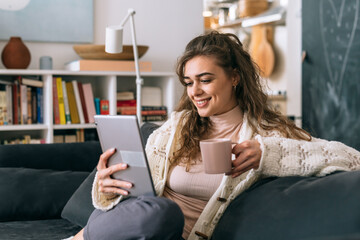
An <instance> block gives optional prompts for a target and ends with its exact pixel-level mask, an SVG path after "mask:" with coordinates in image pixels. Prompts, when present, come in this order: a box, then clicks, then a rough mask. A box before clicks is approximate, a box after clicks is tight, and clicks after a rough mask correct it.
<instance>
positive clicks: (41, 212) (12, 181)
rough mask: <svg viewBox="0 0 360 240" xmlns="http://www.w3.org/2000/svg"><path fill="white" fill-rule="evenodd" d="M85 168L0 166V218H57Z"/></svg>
mask: <svg viewBox="0 0 360 240" xmlns="http://www.w3.org/2000/svg"><path fill="white" fill-rule="evenodd" d="M88 175H89V173H88V172H72V171H53V170H46V169H26V168H0V196H1V197H0V221H16V220H36V219H51V218H60V213H61V211H62V209H63V207H64V206H65V204H66V202H67V201H68V199H69V198H70V197H71V195H72V194H73V193H74V191H75V190H76V189H77V188H78V187H79V185H80V184H81V183H82V181H84V179H85V178H86V177H87V176H88Z"/></svg>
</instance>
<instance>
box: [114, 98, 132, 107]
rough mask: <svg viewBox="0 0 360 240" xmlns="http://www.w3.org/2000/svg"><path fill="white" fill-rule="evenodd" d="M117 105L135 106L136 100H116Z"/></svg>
mask: <svg viewBox="0 0 360 240" xmlns="http://www.w3.org/2000/svg"><path fill="white" fill-rule="evenodd" d="M116 106H117V107H136V100H135V99H132V100H117V102H116Z"/></svg>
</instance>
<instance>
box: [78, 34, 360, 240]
mask: <svg viewBox="0 0 360 240" xmlns="http://www.w3.org/2000/svg"><path fill="white" fill-rule="evenodd" d="M177 74H178V76H179V79H180V81H181V83H182V84H183V85H184V86H185V90H184V94H183V96H182V98H181V100H180V103H179V106H178V109H177V111H176V112H174V113H172V114H171V117H170V119H169V120H168V121H167V122H166V123H164V125H163V126H161V127H160V128H159V129H157V130H155V131H154V133H153V134H152V135H151V136H150V137H149V139H148V142H147V144H146V153H147V156H148V159H149V164H150V168H151V173H152V177H153V181H154V185H155V189H156V192H157V195H158V196H162V197H141V198H138V199H135V198H128V199H126V200H124V196H126V195H127V194H128V191H127V190H126V189H130V191H131V184H130V183H128V182H125V181H119V180H114V179H111V178H110V175H111V174H112V173H114V172H116V171H122V170H124V169H126V168H127V166H126V165H116V166H112V167H109V168H108V167H107V166H106V163H107V161H108V159H109V157H110V156H111V155H112V154H113V153H114V151H115V150H114V149H110V150H108V151H106V152H104V153H103V154H102V155H101V157H100V160H99V164H98V166H97V169H98V173H97V175H96V178H95V181H94V185H93V193H92V195H93V203H94V206H95V207H96V208H97V209H100V210H95V211H94V213H93V214H92V215H91V217H90V219H89V221H88V225H87V226H86V227H85V228H84V230H82V231H81V232H79V233H78V234H77V235H76V236H75V239H83V237H84V239H100V238H101V239H130V238H131V239H179V238H180V236H182V237H183V238H184V239H202V238H205V239H206V238H210V237H211V234H212V232H213V230H214V228H215V226H216V224H217V222H218V220H219V218H220V217H221V216H222V214H223V213H224V211H225V210H226V207H227V206H228V205H229V203H230V202H231V201H232V200H233V199H234V198H235V197H236V196H238V195H239V194H240V193H242V192H243V191H244V190H245V189H247V188H248V187H249V186H250V185H251V184H253V183H254V182H255V181H256V180H258V179H259V178H260V177H264V176H288V175H303V176H310V175H316V176H323V175H326V174H328V173H331V172H333V171H335V170H346V171H349V170H357V169H359V168H360V167H359V165H360V160H359V159H360V153H359V152H357V151H356V150H354V149H352V148H350V147H347V146H345V145H343V144H341V143H338V142H327V141H324V140H319V139H313V138H312V137H311V136H310V135H309V134H308V133H307V132H306V131H304V130H303V129H300V128H298V127H296V126H295V125H294V123H293V122H291V121H289V120H288V119H287V118H286V117H284V116H282V115H281V114H280V113H278V112H275V111H274V110H272V108H271V107H270V106H269V105H268V101H267V96H266V94H264V92H263V89H262V84H261V82H260V79H259V75H258V71H257V67H256V66H255V64H254V63H253V62H252V60H251V58H250V56H249V54H248V53H247V52H246V51H245V50H244V49H243V47H242V44H241V43H240V41H239V39H238V38H237V37H236V36H235V35H233V34H221V33H218V32H212V33H209V34H206V35H202V36H199V37H197V38H195V39H193V40H192V41H190V43H189V44H188V45H187V47H186V50H185V53H184V54H183V56H182V57H181V58H180V59H179V61H178V66H177ZM210 138H229V139H231V140H232V142H236V143H237V144H235V146H234V147H233V150H232V151H233V154H235V156H236V159H235V160H233V162H232V165H233V166H232V167H233V168H232V171H231V172H230V173H228V174H205V173H204V168H203V164H202V161H201V156H200V148H199V141H200V140H204V139H210ZM219 160H220V159H219ZM120 201H122V202H121V203H120ZM119 203H120V204H119ZM184 220H185V221H184ZM164 226H166V227H164ZM183 226H184V227H183Z"/></svg>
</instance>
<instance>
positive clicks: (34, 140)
mask: <svg viewBox="0 0 360 240" xmlns="http://www.w3.org/2000/svg"><path fill="white" fill-rule="evenodd" d="M43 143H45V139H39V138H31V136H30V135H24V136H23V138H15V139H11V140H4V141H3V142H2V143H1V144H3V145H13V144H43Z"/></svg>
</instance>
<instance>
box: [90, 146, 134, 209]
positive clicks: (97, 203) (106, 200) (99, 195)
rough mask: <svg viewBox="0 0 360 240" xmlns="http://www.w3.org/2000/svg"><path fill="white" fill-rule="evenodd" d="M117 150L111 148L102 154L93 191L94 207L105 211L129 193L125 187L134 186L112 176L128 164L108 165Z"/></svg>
mask: <svg viewBox="0 0 360 240" xmlns="http://www.w3.org/2000/svg"><path fill="white" fill-rule="evenodd" d="M115 151H116V150H115V149H109V150H107V151H105V152H104V153H103V154H101V156H100V159H99V163H98V165H97V173H96V175H95V179H94V183H93V188H92V192H91V194H92V201H93V205H94V207H95V208H97V209H100V210H103V211H106V210H110V209H111V208H113V207H114V206H115V205H116V204H118V203H119V202H120V201H121V199H122V198H123V196H124V195H125V196H126V195H128V192H127V191H126V190H124V188H125V189H129V188H131V187H132V185H131V183H129V182H125V181H120V180H117V179H113V178H111V175H112V174H113V173H115V172H118V171H122V170H124V169H126V168H127V165H126V164H116V165H113V166H110V167H107V162H108V160H109V158H110V157H111V156H112V155H113V154H114V153H115Z"/></svg>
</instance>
